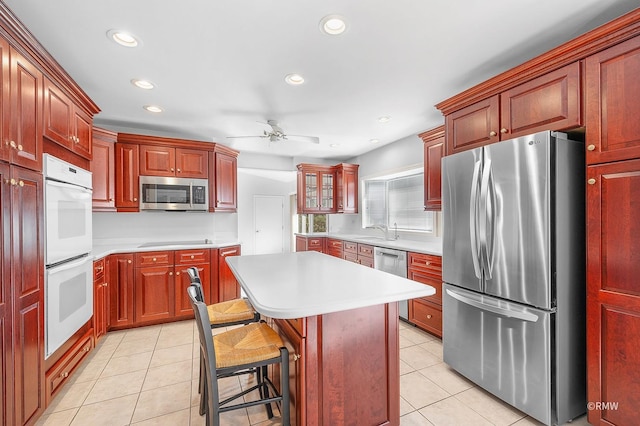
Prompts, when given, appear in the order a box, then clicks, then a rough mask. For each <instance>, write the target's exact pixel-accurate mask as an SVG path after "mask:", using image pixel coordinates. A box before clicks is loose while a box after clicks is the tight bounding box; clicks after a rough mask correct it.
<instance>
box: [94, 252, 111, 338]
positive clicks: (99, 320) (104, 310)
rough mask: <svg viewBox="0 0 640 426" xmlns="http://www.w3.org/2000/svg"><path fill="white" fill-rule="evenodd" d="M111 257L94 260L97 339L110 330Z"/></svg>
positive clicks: (95, 332) (95, 334)
mask: <svg viewBox="0 0 640 426" xmlns="http://www.w3.org/2000/svg"><path fill="white" fill-rule="evenodd" d="M108 270H109V258H103V259H99V260H96V261H95V262H93V331H94V336H95V339H96V341H98V340H99V339H100V338H101V337H102V336H104V335H105V334H107V331H108V330H109V319H110V318H109V282H108V278H107V276H108V273H107V271H108Z"/></svg>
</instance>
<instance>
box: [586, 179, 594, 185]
mask: <svg viewBox="0 0 640 426" xmlns="http://www.w3.org/2000/svg"><path fill="white" fill-rule="evenodd" d="M587 183H588V184H589V185H594V184H595V183H596V180H595V179H594V178H591V179H589V180H588V181H587Z"/></svg>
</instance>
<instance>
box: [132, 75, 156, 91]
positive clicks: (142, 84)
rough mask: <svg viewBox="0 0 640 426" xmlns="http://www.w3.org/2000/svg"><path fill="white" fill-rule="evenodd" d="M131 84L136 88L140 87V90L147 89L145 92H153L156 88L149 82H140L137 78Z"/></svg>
mask: <svg viewBox="0 0 640 426" xmlns="http://www.w3.org/2000/svg"><path fill="white" fill-rule="evenodd" d="M131 84H133V85H134V86H136V87H139V88H140V89H145V90H151V89H153V88H154V87H156V86H155V85H154V84H153V83H152V82H150V81H149V80H138V79H137V78H134V79H133V80H131Z"/></svg>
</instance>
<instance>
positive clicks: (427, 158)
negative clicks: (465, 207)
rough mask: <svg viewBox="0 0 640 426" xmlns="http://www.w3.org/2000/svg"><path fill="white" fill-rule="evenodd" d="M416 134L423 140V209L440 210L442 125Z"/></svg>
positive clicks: (442, 153) (442, 151)
mask: <svg viewBox="0 0 640 426" xmlns="http://www.w3.org/2000/svg"><path fill="white" fill-rule="evenodd" d="M418 136H420V138H421V139H422V141H423V142H424V209H425V210H440V209H441V206H442V195H441V193H442V188H441V186H442V185H441V182H442V171H441V168H442V166H441V164H440V163H441V160H442V157H444V126H439V127H437V128H435V129H433V130H430V131H427V132H424V133H421V134H420V135H418Z"/></svg>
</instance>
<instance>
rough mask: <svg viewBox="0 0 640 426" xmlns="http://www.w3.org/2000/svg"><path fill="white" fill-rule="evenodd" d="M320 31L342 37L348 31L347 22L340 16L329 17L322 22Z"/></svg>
mask: <svg viewBox="0 0 640 426" xmlns="http://www.w3.org/2000/svg"><path fill="white" fill-rule="evenodd" d="M320 30H321V31H322V32H323V33H325V34H329V35H340V34H342V33H343V32H345V31H346V30H347V22H346V21H345V19H344V18H343V17H342V16H340V15H327V16H325V17H324V18H322V19H321V20H320Z"/></svg>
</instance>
